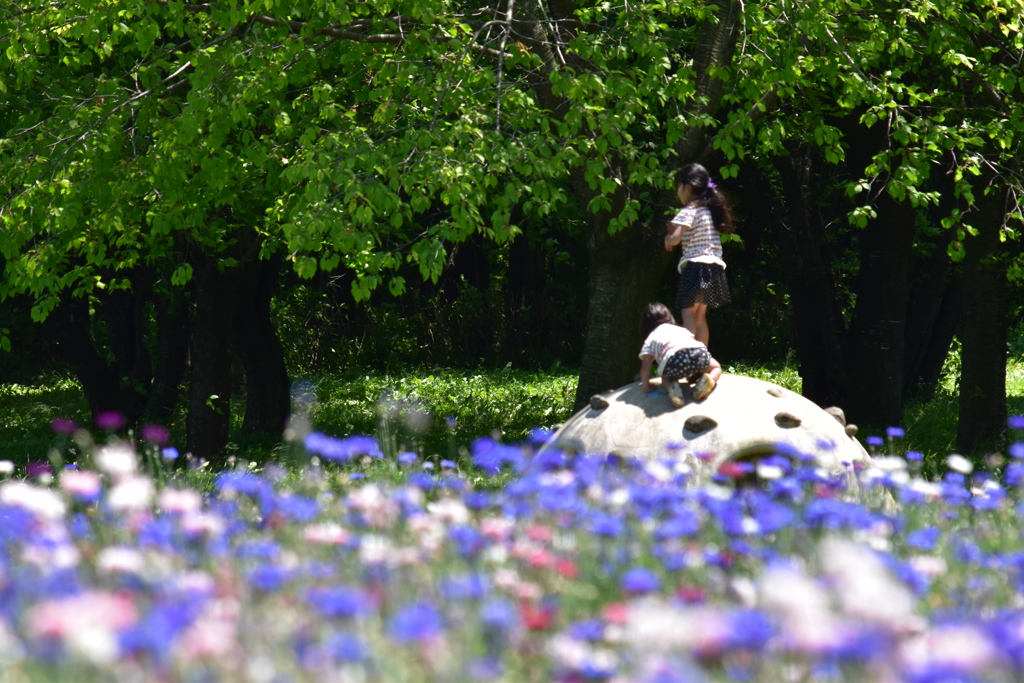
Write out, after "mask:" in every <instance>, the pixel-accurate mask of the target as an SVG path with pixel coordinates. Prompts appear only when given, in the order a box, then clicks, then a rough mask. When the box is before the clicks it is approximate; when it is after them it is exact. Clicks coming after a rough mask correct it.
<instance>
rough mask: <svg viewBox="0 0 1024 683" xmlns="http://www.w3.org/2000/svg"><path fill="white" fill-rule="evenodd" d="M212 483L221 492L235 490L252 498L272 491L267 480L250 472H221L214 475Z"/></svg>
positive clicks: (260, 496)
mask: <svg viewBox="0 0 1024 683" xmlns="http://www.w3.org/2000/svg"><path fill="white" fill-rule="evenodd" d="M213 484H214V486H216V487H217V490H218V491H220V492H221V493H224V492H226V491H235V492H237V493H242V494H245V495H247V496H252V497H253V498H263V497H265V496H267V495H269V494H271V493H273V489H272V487H271V486H270V484H269V483H268V482H266V481H265V480H263V479H261V478H260V477H258V476H257V475H255V474H253V473H251V472H238V471H235V472H221V473H220V474H218V475H217V476H216V477H214V480H213Z"/></svg>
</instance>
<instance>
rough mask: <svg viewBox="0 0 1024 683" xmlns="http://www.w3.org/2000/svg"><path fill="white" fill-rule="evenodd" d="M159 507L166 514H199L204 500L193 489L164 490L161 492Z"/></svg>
mask: <svg viewBox="0 0 1024 683" xmlns="http://www.w3.org/2000/svg"><path fill="white" fill-rule="evenodd" d="M159 505H160V509H161V510H163V511H164V512H179V513H188V512H199V511H200V510H201V509H202V508H203V499H202V497H201V496H200V495H199V494H198V493H197V492H195V491H193V490H191V489H164V490H163V491H161V492H160V498H159Z"/></svg>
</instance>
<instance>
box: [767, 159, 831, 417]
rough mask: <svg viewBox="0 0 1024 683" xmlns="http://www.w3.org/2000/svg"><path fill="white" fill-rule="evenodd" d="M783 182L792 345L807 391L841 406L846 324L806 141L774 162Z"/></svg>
mask: <svg viewBox="0 0 1024 683" xmlns="http://www.w3.org/2000/svg"><path fill="white" fill-rule="evenodd" d="M774 163H775V167H776V169H777V170H778V172H779V177H780V179H781V181H782V190H783V195H784V204H785V215H784V216H783V217H782V226H781V230H780V231H779V232H780V239H779V242H780V244H779V247H780V248H779V256H780V258H781V259H782V260H783V263H784V270H785V272H786V275H787V277H788V282H787V286H788V290H789V297H790V304H791V306H792V311H791V312H792V319H793V326H794V328H795V329H794V332H795V334H794V344H795V346H796V352H797V357H798V358H799V359H800V377H801V380H802V384H803V395H804V396H806V397H807V398H809V399H810V400H812V401H814V402H815V403H817V404H819V405H821V406H831V405H841V404H843V403H844V402H845V397H846V388H847V383H848V382H847V372H846V354H845V341H844V332H845V323H844V321H843V316H842V311H841V310H840V308H839V305H838V303H837V301H836V298H835V290H836V283H835V276H834V275H833V272H832V255H831V253H830V249H829V247H828V242H827V239H826V234H825V224H824V221H823V220H822V217H821V213H820V211H819V208H818V204H817V194H818V193H817V191H816V188H815V187H814V178H815V169H814V168H813V156H812V153H811V150H810V149H809V147H808V146H807V145H803V144H799V145H793V146H792V149H791V150H790V155H789V156H787V157H778V158H776V159H775V160H774Z"/></svg>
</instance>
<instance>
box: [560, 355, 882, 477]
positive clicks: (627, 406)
mask: <svg viewBox="0 0 1024 683" xmlns="http://www.w3.org/2000/svg"><path fill="white" fill-rule="evenodd" d="M683 391H684V395H685V396H686V405H684V406H682V407H681V408H676V407H674V406H673V405H672V402H671V401H670V400H669V397H668V394H667V392H666V391H665V390H664V389H657V390H656V391H653V392H651V393H649V394H648V393H644V391H643V389H642V388H641V386H640V383H639V382H634V383H633V384H628V385H626V386H624V387H620V388H618V389H615V390H614V391H609V392H605V393H603V394H599V395H596V396H594V397H593V398H592V399H591V401H590V403H591V405H590V407H588V408H585V409H583V410H581V411H579V412H577V413H576V414H575V415H573V416H572V417H570V418H569V419H568V420H567V421H566V422H565V423H564V424H563V425H562V426H561V427H559V428H558V430H557V431H556V432H555V434H554V435H553V436H552V438H551V440H550V441H549V442H548V443H547V444H546V445H545V446H544V448H561V449H572V450H576V451H580V452H586V453H593V454H618V455H621V456H636V457H640V458H655V457H665V456H672V457H676V458H687V459H690V458H698V457H699V458H700V460H701V461H703V462H704V464H705V467H707V466H708V465H710V466H711V468H712V471H715V470H717V468H718V467H719V466H721V464H723V463H725V462H726V461H729V460H757V459H760V458H762V457H764V456H767V455H770V454H771V453H774V452H783V453H793V452H794V451H796V452H799V453H804V454H808V455H810V456H813V457H814V458H815V459H816V460H817V462H818V464H819V465H820V466H821V467H823V468H826V469H828V470H829V471H831V472H840V471H843V470H848V466H849V465H850V464H853V463H856V462H858V461H860V462H865V463H866V462H868V461H870V456H869V455H868V453H867V451H865V450H864V447H863V446H862V445H861V444H860V442H859V441H858V440H857V439H856V437H855V436H853V435H851V434H850V433H849V432H853V433H855V432H856V427H853V426H852V425H851V426H849V427H847V426H846V425H845V418H843V416H842V411H839V410H838V409H832V408H830V409H829V411H830V412H826V410H824V409H822V408H821V407H819V406H818V405H817V404H815V403H814V402H813V401H810V400H809V399H806V398H804V397H803V396H801V395H800V394H797V393H795V392H793V391H790V390H788V389H784V388H783V387H780V386H778V385H776V384H772V383H771V382H765V381H764V380H760V379H755V378H753V377H745V376H743V375H729V374H726V375H723V376H722V378H721V379H720V380H719V382H718V386H717V387H716V388H715V390H714V391H712V392H711V394H710V395H709V396H708V397H707V398H705V399H704V400H702V401H695V400H694V399H693V397H692V395H691V394H690V392H689V389H688V388H686V385H684V389H683ZM780 445H781V446H780Z"/></svg>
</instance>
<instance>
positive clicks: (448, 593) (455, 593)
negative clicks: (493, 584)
mask: <svg viewBox="0 0 1024 683" xmlns="http://www.w3.org/2000/svg"><path fill="white" fill-rule="evenodd" d="M489 589H490V582H489V581H488V580H487V576H486V575H485V574H456V575H454V576H446V577H444V578H443V579H442V580H441V585H440V590H441V595H443V596H444V597H445V598H447V599H449V600H477V599H479V598H481V597H483V596H484V595H485V594H486V593H487V591H488V590H489Z"/></svg>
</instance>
